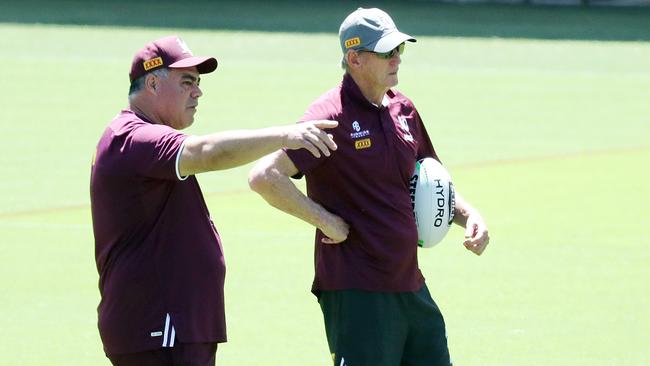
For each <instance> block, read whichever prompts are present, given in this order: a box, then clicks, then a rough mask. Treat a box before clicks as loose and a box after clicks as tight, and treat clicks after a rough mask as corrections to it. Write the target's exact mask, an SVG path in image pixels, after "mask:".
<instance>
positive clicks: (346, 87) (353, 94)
mask: <svg viewBox="0 0 650 366" xmlns="http://www.w3.org/2000/svg"><path fill="white" fill-rule="evenodd" d="M342 89H343V91H344V92H345V93H347V94H348V95H349V96H350V98H352V99H354V100H355V101H357V102H359V103H361V105H363V106H365V107H367V108H379V106H377V105H375V104H373V103H370V101H369V100H368V99H366V97H365V96H364V95H363V93H362V92H361V89H359V86H358V85H357V83H356V82H354V79H352V76H350V74H348V73H347V72H346V73H345V75H343V82H342ZM392 96H393V92H392V90H388V92H386V94H384V98H383V99H382V101H381V106H382V107H384V108H388V105H389V104H390V98H391V97H392Z"/></svg>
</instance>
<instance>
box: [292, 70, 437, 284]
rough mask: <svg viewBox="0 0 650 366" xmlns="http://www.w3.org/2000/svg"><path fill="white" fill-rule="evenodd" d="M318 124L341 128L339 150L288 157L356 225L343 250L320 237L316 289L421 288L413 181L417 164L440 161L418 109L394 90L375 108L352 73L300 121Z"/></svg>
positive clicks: (310, 186) (310, 190)
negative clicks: (431, 159)
mask: <svg viewBox="0 0 650 366" xmlns="http://www.w3.org/2000/svg"><path fill="white" fill-rule="evenodd" d="M312 119H330V120H336V121H338V122H339V126H338V127H337V128H335V129H332V130H328V132H329V133H331V134H332V135H334V141H336V144H337V145H338V149H337V150H336V151H334V152H332V154H331V156H329V157H324V156H323V157H321V158H314V157H313V156H312V155H311V154H310V153H309V152H308V151H307V150H304V149H303V150H287V151H286V153H287V154H288V155H289V158H290V159H291V160H292V161H293V163H294V164H295V165H296V167H297V168H298V170H299V171H300V173H301V174H302V175H304V176H305V178H306V180H307V194H308V196H309V197H310V198H311V199H313V200H314V201H316V202H318V203H319V204H321V205H322V206H324V207H325V208H326V209H327V210H329V211H330V212H332V213H334V214H336V215H339V216H340V217H342V218H343V219H344V220H345V221H346V222H347V223H348V224H349V225H350V233H349V235H348V238H347V240H346V241H344V242H343V243H341V244H340V245H327V244H322V243H321V239H322V238H323V234H322V232H321V231H320V230H317V231H316V239H315V243H316V244H315V245H316V249H315V267H316V274H315V279H314V283H313V287H312V291H313V292H314V293H316V294H317V293H318V291H319V290H342V289H361V290H368V291H383V292H401V291H416V290H418V289H419V288H420V287H421V286H422V284H423V283H424V277H423V276H422V273H421V272H420V269H419V268H418V261H417V248H418V246H417V240H418V235H417V229H416V226H415V218H414V216H413V209H412V206H411V198H410V194H409V179H410V178H411V175H412V174H413V170H414V168H415V162H416V160H417V159H419V158H422V157H427V156H432V157H436V159H437V156H436V153H435V151H434V149H433V146H432V145H431V141H430V140H429V136H428V135H427V132H426V130H425V128H424V124H423V123H422V120H421V119H420V116H419V114H418V112H417V111H416V109H415V107H414V106H413V103H412V102H411V101H410V100H409V99H408V98H406V97H405V96H404V95H402V94H400V93H399V92H397V91H395V90H389V91H388V93H387V94H386V97H385V98H384V103H383V105H381V106H375V105H373V104H371V103H370V102H369V101H368V100H367V99H366V98H365V97H364V96H363V94H362V93H361V91H360V90H359V87H358V86H357V85H356V83H355V82H354V80H353V79H352V77H350V76H349V75H348V74H346V75H345V76H344V78H343V82H342V84H341V85H339V86H338V87H336V88H334V89H332V90H330V91H328V92H327V93H325V94H324V95H322V96H321V97H320V98H319V99H318V100H316V101H315V102H314V103H313V104H312V105H311V106H310V107H309V109H308V110H307V112H306V113H305V115H304V116H303V118H302V120H312Z"/></svg>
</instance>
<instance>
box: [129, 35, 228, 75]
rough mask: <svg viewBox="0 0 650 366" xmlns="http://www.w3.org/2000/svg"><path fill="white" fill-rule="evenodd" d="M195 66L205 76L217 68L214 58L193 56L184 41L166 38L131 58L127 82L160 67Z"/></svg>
mask: <svg viewBox="0 0 650 366" xmlns="http://www.w3.org/2000/svg"><path fill="white" fill-rule="evenodd" d="M193 66H196V68H197V69H198V71H199V73H201V74H207V73H210V72H213V71H214V70H215V69H216V68H217V59H216V58H214V57H205V56H194V55H193V54H192V51H190V49H189V47H187V44H186V43H185V41H183V40H182V39H181V38H180V37H178V36H168V37H164V38H160V39H157V40H155V41H153V42H150V43H147V44H146V45H145V46H144V47H143V48H142V49H140V51H138V52H137V53H136V54H135V56H134V57H133V62H132V63H131V72H129V80H131V82H133V80H135V79H137V78H139V77H141V76H143V75H144V74H146V73H148V72H150V71H153V70H156V69H158V68H161V67H169V68H178V69H180V68H185V67H193Z"/></svg>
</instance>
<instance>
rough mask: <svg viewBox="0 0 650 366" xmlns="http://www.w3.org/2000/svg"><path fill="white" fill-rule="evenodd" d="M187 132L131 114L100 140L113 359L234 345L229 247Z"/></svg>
mask: <svg viewBox="0 0 650 366" xmlns="http://www.w3.org/2000/svg"><path fill="white" fill-rule="evenodd" d="M186 137H187V135H185V134H183V133H180V132H178V131H176V130H174V129H173V128H171V127H168V126H165V125H160V124H153V123H151V122H149V121H147V120H145V119H143V118H142V117H140V116H137V115H136V114H135V113H134V112H132V111H130V110H124V111H122V112H121V113H120V114H119V115H118V116H117V117H115V119H114V120H113V121H112V122H111V124H110V125H109V126H108V128H106V130H105V132H104V134H103V135H102V137H101V139H100V140H99V144H98V145H97V151H96V156H95V160H94V163H93V166H92V171H91V180H90V198H91V209H92V218H93V230H94V234H95V260H96V263H97V270H98V272H99V291H100V293H101V302H100V304H99V307H98V313H99V323H98V325H99V332H100V336H101V339H102V342H103V344H104V350H105V352H106V353H107V354H108V355H117V354H124V353H133V352H140V351H145V350H150V349H156V348H160V347H173V346H174V343H175V342H177V341H182V342H190V343H193V342H225V341H226V326H225V316H224V301H223V283H224V277H225V264H224V257H223V250H222V247H221V242H220V239H219V234H218V233H217V231H216V229H215V227H214V224H213V223H212V220H211V219H210V214H209V212H208V208H207V206H206V204H205V202H204V200H203V195H202V193H201V189H200V188H199V185H198V183H197V181H196V178H195V177H194V176H189V177H187V178H186V179H185V178H184V177H179V173H178V167H177V165H178V159H179V156H180V151H181V149H182V146H183V142H184V141H185V138H186Z"/></svg>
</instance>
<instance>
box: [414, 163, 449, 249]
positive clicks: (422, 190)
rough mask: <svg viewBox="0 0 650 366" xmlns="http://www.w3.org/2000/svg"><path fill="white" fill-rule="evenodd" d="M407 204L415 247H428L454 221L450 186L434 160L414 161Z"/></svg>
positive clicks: (440, 237)
mask: <svg viewBox="0 0 650 366" xmlns="http://www.w3.org/2000/svg"><path fill="white" fill-rule="evenodd" d="M410 193H411V204H412V205H413V214H414V215H415V223H416V225H417V229H418V246H420V247H422V248H431V247H433V246H434V245H436V244H438V243H440V241H442V239H443V238H444V237H445V235H447V232H448V231H449V227H450V226H451V223H452V221H453V220H454V202H455V201H454V185H453V183H452V182H451V176H450V175H449V173H448V172H447V169H445V167H443V166H442V164H440V163H439V162H438V161H437V160H436V159H433V158H424V159H421V160H418V161H417V162H416V163H415V171H414V172H413V176H412V177H411V181H410Z"/></svg>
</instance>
